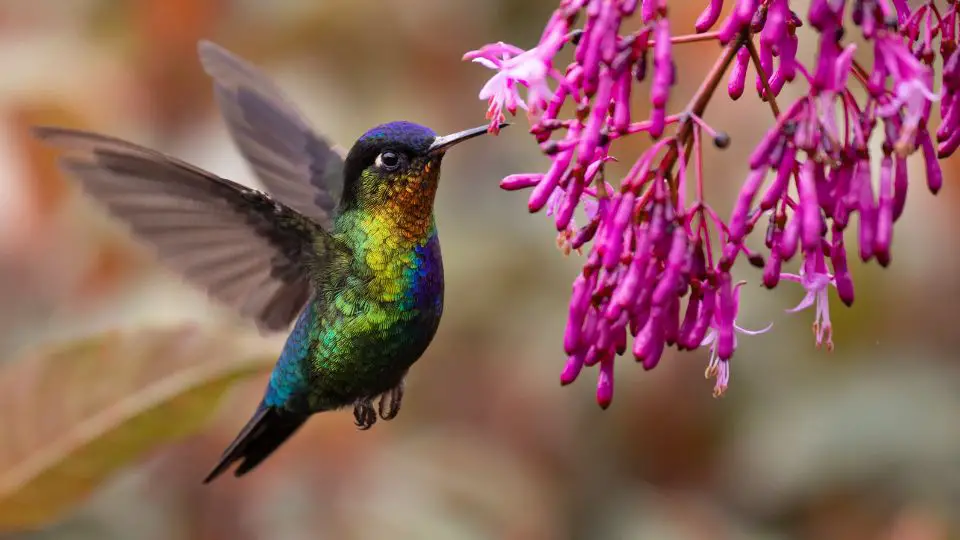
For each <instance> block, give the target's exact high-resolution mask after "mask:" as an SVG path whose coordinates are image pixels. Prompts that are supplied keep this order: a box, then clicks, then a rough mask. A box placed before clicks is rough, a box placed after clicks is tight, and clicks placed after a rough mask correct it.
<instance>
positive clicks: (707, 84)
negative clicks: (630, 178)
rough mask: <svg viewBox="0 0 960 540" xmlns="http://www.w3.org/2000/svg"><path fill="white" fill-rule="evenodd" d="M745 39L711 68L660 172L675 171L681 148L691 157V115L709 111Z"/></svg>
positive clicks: (730, 47) (729, 48)
mask: <svg viewBox="0 0 960 540" xmlns="http://www.w3.org/2000/svg"><path fill="white" fill-rule="evenodd" d="M744 39H746V38H745V37H742V38H740V39H737V40H733V41H731V42H730V43H728V44H727V46H726V47H724V49H723V52H722V53H720V56H719V57H717V61H716V62H714V64H713V67H711V68H710V72H709V73H707V76H706V77H705V78H704V79H703V82H702V83H700V88H698V89H697V92H696V93H695V94H694V95H693V97H692V98H690V102H689V103H688V104H687V107H686V109H685V111H684V112H685V113H686V117H685V118H684V119H683V120H681V121H680V128H679V129H678V131H677V144H675V145H670V149H669V150H668V151H667V155H665V156H664V157H663V161H661V162H660V167H659V170H661V171H670V170H672V169H673V166H674V164H676V162H677V159H678V158H679V157H680V151H679V148H683V149H684V152H683V155H684V157H685V158H686V157H688V156H690V146H691V145H692V144H693V129H694V126H695V125H696V121H694V119H693V118H692V117H691V116H690V115H696V116H703V112H704V111H705V110H706V109H707V104H708V103H709V102H710V98H712V97H713V94H714V92H716V90H717V87H718V86H720V81H721V80H723V76H724V74H725V73H726V72H727V69H728V68H729V67H730V64H731V63H732V62H733V58H734V57H735V56H736V55H737V50H739V49H740V47H741V46H742V45H743V42H744ZM656 172H657V171H650V174H656ZM665 176H667V175H665ZM668 177H669V176H668ZM675 184H676V181H674V180H671V186H670V187H671V190H673V191H674V193H676V185H675Z"/></svg>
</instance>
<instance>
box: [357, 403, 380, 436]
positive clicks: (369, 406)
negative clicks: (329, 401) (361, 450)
mask: <svg viewBox="0 0 960 540" xmlns="http://www.w3.org/2000/svg"><path fill="white" fill-rule="evenodd" d="M353 419H354V423H355V424H356V425H357V427H358V428H360V429H361V430H364V431H365V430H368V429H370V428H372V427H373V425H374V424H376V423H377V411H376V410H375V409H374V408H373V401H372V400H370V399H365V400H362V401H358V402H356V403H354V405H353Z"/></svg>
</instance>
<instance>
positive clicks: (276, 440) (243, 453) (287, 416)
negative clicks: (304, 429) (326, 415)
mask: <svg viewBox="0 0 960 540" xmlns="http://www.w3.org/2000/svg"><path fill="white" fill-rule="evenodd" d="M307 418H308V417H307V416H304V415H300V414H295V413H291V412H289V411H286V410H283V409H277V408H274V407H266V406H263V405H261V406H260V408H258V409H257V412H256V414H254V415H253V418H251V419H250V421H249V422H247V425H246V426H244V427H243V430H242V431H240V434H239V435H237V438H236V439H234V440H233V442H232V443H230V446H228V447H227V449H226V450H225V451H224V452H223V457H221V458H220V462H219V463H217V466H216V467H214V468H213V470H212V471H210V474H208V475H207V477H206V478H205V479H204V480H203V483H204V484H209V483H210V482H211V481H213V479H214V478H216V477H218V476H220V475H221V474H223V472H224V471H226V470H227V469H228V468H229V467H230V465H232V464H233V463H234V462H235V461H238V460H241V459H242V460H243V462H242V463H240V465H239V466H238V467H237V470H236V471H234V473H233V474H234V475H235V476H238V477H239V476H243V475H244V474H246V473H248V472H250V470H252V469H253V468H254V467H256V466H257V465H259V464H260V463H261V462H262V461H263V460H264V459H266V458H267V456H269V455H270V454H272V453H273V451H274V450H276V449H277V448H279V447H280V445H281V444H283V442H284V441H286V440H287V439H288V438H290V436H291V435H293V434H294V432H295V431H297V429H299V428H300V426H302V425H303V423H304V422H306V421H307Z"/></svg>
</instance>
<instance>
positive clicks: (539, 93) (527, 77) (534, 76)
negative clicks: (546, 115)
mask: <svg viewBox="0 0 960 540" xmlns="http://www.w3.org/2000/svg"><path fill="white" fill-rule="evenodd" d="M564 39H565V38H564V36H563V33H562V32H561V31H560V29H559V28H558V29H557V30H556V31H552V32H548V33H547V34H546V35H545V36H544V38H543V40H542V41H541V42H540V44H539V45H537V46H536V47H534V48H532V49H530V50H528V51H524V50H523V49H521V48H519V47H516V46H514V45H510V44H507V43H504V42H502V41H500V42H497V43H494V44H490V45H487V46H485V47H483V48H481V49H478V50H475V51H470V52H468V53H466V54H465V55H463V59H464V60H473V61H474V62H476V63H478V64H480V65H482V66H484V67H488V68H490V69H493V70H496V71H497V73H496V74H494V75H493V77H491V78H490V80H488V81H487V83H486V84H484V85H483V87H482V88H481V89H480V94H479V98H480V99H485V100H487V103H488V106H487V119H488V120H490V131H491V132H493V133H497V132H499V124H500V123H501V122H503V120H504V118H505V115H504V110H506V111H508V112H509V113H510V114H511V115H515V114H516V113H517V108H521V109H523V110H525V111H528V112H530V113H531V114H535V113H536V112H538V111H542V110H543V109H544V108H546V106H547V99H548V98H550V97H551V96H552V95H553V91H552V90H550V86H549V85H547V78H548V77H549V76H550V75H551V65H552V61H553V56H554V55H555V54H557V51H559V50H560V47H562V46H563V43H564ZM521 85H522V86H524V87H526V89H527V99H526V100H524V99H523V98H522V97H520V93H519V86H521Z"/></svg>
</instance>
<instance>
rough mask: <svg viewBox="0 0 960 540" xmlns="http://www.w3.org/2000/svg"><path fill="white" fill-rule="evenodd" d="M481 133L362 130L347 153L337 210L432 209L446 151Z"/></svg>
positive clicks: (407, 126)
mask: <svg viewBox="0 0 960 540" xmlns="http://www.w3.org/2000/svg"><path fill="white" fill-rule="evenodd" d="M486 132H487V126H480V127H476V128H472V129H467V130H464V131H460V132H457V133H453V134H451V135H444V136H438V135H437V134H436V133H435V132H434V131H433V130H432V129H430V128H427V127H424V126H421V125H418V124H414V123H412V122H390V123H387V124H381V125H379V126H377V127H375V128H373V129H371V130H369V131H367V132H366V133H364V134H363V135H362V136H361V137H360V138H359V139H358V140H357V142H356V143H354V145H353V147H352V148H350V151H349V152H348V153H347V158H346V161H345V163H344V170H343V174H344V191H343V198H342V202H341V205H342V206H343V207H346V208H360V209H374V208H376V207H378V206H382V205H385V204H389V205H390V206H393V207H397V208H401V209H406V208H411V209H413V208H414V207H416V208H422V209H424V210H432V207H433V200H434V195H435V194H436V191H437V184H438V181H439V179H440V162H441V160H442V159H443V156H444V154H445V153H446V151H447V150H449V149H450V148H451V147H453V146H455V145H456V144H458V143H461V142H463V141H466V140H468V139H472V138H474V137H477V136H479V135H483V134H484V133H486Z"/></svg>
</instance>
